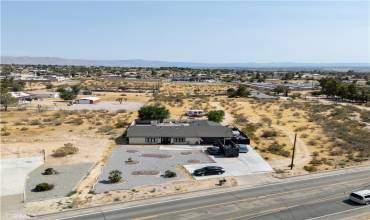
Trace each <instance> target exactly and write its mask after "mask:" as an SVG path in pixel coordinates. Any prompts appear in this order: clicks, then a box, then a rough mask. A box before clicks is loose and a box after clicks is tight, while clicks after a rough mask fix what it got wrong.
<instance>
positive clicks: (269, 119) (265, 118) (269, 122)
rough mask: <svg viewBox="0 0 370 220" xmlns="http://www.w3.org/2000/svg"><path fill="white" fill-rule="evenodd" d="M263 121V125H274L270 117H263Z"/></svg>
mask: <svg viewBox="0 0 370 220" xmlns="http://www.w3.org/2000/svg"><path fill="white" fill-rule="evenodd" d="M261 121H262V122H263V123H265V124H267V125H268V126H271V124H272V120H271V118H268V117H266V116H264V117H262V118H261Z"/></svg>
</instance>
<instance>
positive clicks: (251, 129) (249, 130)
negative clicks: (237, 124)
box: [242, 123, 259, 139]
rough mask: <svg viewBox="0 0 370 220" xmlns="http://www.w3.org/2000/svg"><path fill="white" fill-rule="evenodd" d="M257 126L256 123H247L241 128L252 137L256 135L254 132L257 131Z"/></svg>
mask: <svg viewBox="0 0 370 220" xmlns="http://www.w3.org/2000/svg"><path fill="white" fill-rule="evenodd" d="M258 127H259V125H258V124H253V123H248V124H247V125H245V126H244V128H242V132H243V133H245V134H247V135H248V136H249V137H250V138H252V139H254V138H255V137H256V135H255V132H256V131H257V129H258Z"/></svg>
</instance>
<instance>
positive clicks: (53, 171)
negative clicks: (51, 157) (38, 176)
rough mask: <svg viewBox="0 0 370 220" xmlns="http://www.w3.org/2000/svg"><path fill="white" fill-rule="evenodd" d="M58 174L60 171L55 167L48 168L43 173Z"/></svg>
mask: <svg viewBox="0 0 370 220" xmlns="http://www.w3.org/2000/svg"><path fill="white" fill-rule="evenodd" d="M53 174H58V171H56V170H54V168H46V169H45V170H44V172H43V173H42V175H53Z"/></svg>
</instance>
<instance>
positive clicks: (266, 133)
mask: <svg viewBox="0 0 370 220" xmlns="http://www.w3.org/2000/svg"><path fill="white" fill-rule="evenodd" d="M277 135H278V133H277V132H276V131H274V130H266V131H263V132H262V134H261V137H262V138H271V137H276V136H277Z"/></svg>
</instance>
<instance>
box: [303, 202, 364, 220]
mask: <svg viewBox="0 0 370 220" xmlns="http://www.w3.org/2000/svg"><path fill="white" fill-rule="evenodd" d="M364 208H369V207H366V205H365V206H363V207H357V208H353V209H348V210H344V211H341V212H334V213H331V214H327V215H322V216H319V217H315V218H309V219H307V220H314V219H321V218H325V217H329V216H333V215H337V214H342V213H346V212H351V211H355V210H359V209H364Z"/></svg>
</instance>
